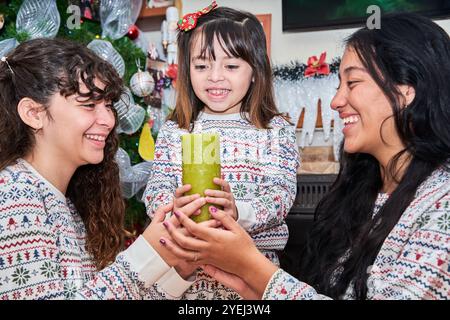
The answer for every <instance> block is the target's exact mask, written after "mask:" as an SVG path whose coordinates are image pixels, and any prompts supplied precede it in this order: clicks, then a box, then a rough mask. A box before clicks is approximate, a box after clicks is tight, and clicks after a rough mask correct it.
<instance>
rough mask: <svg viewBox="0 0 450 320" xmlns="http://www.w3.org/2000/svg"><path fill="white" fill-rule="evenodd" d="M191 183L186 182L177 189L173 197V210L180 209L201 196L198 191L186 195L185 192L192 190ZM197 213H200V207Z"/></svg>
mask: <svg viewBox="0 0 450 320" xmlns="http://www.w3.org/2000/svg"><path fill="white" fill-rule="evenodd" d="M191 188H192V187H191V185H190V184H185V185H183V186H181V187H179V188H177V189H176V190H175V196H174V199H173V204H174V208H173V211H179V210H180V209H181V208H183V207H184V206H185V205H187V204H189V203H191V202H192V201H194V200H197V199H198V198H200V195H199V194H198V193H196V194H192V195H188V196H185V195H184V194H185V193H186V192H188V191H189V190H191ZM195 214H200V209H198V210H197V211H196V212H194V215H195Z"/></svg>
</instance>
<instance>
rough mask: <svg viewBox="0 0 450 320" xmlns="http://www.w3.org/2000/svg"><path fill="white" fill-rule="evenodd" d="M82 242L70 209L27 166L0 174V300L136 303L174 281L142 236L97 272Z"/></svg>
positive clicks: (82, 230) (23, 163)
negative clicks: (101, 300)
mask: <svg viewBox="0 0 450 320" xmlns="http://www.w3.org/2000/svg"><path fill="white" fill-rule="evenodd" d="M85 241H86V229H85V226H84V223H83V221H82V219H81V217H80V215H79V214H78V212H77V210H76V209H75V207H74V205H73V204H72V203H71V202H70V200H68V199H66V198H65V196H64V195H63V194H62V193H61V192H60V191H59V190H58V189H56V188H55V187H54V186H53V185H51V184H50V183H49V182H48V181H47V180H45V178H43V177H42V176H41V175H40V174H39V173H38V172H37V171H36V170H35V169H34V168H33V167H32V166H31V165H30V164H29V163H27V162H26V161H25V160H23V159H19V160H17V163H15V164H13V165H10V166H8V167H6V168H5V169H4V170H2V171H0V299H3V300H12V299H14V300H16V299H142V298H145V297H146V296H148V295H149V294H150V293H151V291H152V290H153V285H154V283H155V282H156V281H159V282H160V286H162V287H164V288H166V282H167V283H170V281H171V280H170V279H172V278H173V277H175V278H176V276H177V275H175V272H174V269H173V268H170V267H169V266H168V265H167V264H166V263H165V262H164V261H163V260H162V259H161V257H160V256H159V255H158V254H157V252H156V251H155V250H154V249H153V248H152V247H151V246H150V245H149V244H148V242H147V241H146V240H145V239H144V238H143V237H142V236H140V237H139V238H138V239H137V240H136V241H135V242H134V243H133V244H132V245H131V246H130V247H129V248H128V249H127V250H125V251H124V252H122V253H120V254H119V255H118V256H117V258H116V260H115V262H113V263H112V264H111V265H109V266H108V267H106V268H104V269H103V270H101V271H99V272H97V271H96V268H95V265H94V263H93V260H92V257H91V256H90V255H89V254H88V252H87V251H86V249H85V244H86V242H85ZM166 291H167V292H168V293H172V292H173V290H172V289H171V287H170V286H169V287H168V289H166Z"/></svg>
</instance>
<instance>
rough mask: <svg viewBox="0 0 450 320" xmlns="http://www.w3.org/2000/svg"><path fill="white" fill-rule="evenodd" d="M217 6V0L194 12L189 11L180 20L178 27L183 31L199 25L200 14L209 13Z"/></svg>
mask: <svg viewBox="0 0 450 320" xmlns="http://www.w3.org/2000/svg"><path fill="white" fill-rule="evenodd" d="M215 7H217V3H216V1H213V2H212V3H211V4H210V5H209V6H207V7H206V8H203V9H202V10H199V11H197V12H194V13H187V14H185V15H184V16H183V18H181V19H180V20H179V21H178V29H180V30H182V31H190V30H192V29H194V28H195V26H196V25H197V20H198V18H199V17H200V16H202V15H204V14H207V13H208V12H210V11H211V10H213V9H214V8H215Z"/></svg>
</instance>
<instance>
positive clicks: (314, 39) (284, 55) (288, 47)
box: [139, 0, 450, 146]
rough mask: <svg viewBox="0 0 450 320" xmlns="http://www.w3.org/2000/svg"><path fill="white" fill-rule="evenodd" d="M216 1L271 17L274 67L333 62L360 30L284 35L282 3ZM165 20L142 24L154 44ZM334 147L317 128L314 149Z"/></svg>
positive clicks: (186, 1) (445, 23)
mask: <svg viewBox="0 0 450 320" xmlns="http://www.w3.org/2000/svg"><path fill="white" fill-rule="evenodd" d="M311 1H313V0H311ZM217 2H218V4H219V5H222V6H227V7H232V8H235V9H241V10H246V11H250V12H252V13H254V14H266V13H271V14H272V23H271V26H272V30H271V42H272V43H271V59H272V63H273V64H274V65H277V64H286V63H289V62H290V61H295V60H298V61H300V62H303V63H306V61H307V59H308V57H310V56H312V55H316V56H319V55H320V53H322V52H323V51H326V52H327V61H328V62H330V61H331V60H332V58H334V57H339V56H341V54H342V52H343V46H342V42H343V40H344V39H345V38H346V37H347V36H348V35H350V34H351V33H352V32H354V31H355V30H356V29H357V28H352V29H337V30H326V31H312V32H283V31H282V8H281V2H282V1H281V0H217ZM210 3H211V1H210V0H183V13H184V14H185V13H188V12H194V11H197V10H200V9H202V8H204V7H206V6H208V5H209V4H210ZM162 19H163V18H161V19H160V20H158V19H152V20H148V21H145V23H142V22H141V23H140V24H139V27H140V28H141V29H142V30H143V31H147V32H145V35H146V36H147V37H149V39H150V41H152V42H157V41H160V40H161V34H160V32H159V29H160V25H161V22H162ZM436 23H438V24H439V25H440V26H441V27H443V28H444V29H445V30H446V31H447V33H450V19H445V20H437V21H436ZM154 30H157V31H154ZM299 137H300V130H299V131H298V132H297V138H298V139H297V140H298V141H299V140H300V139H299ZM331 144H332V141H331V139H330V140H328V141H325V140H324V139H323V130H322V129H316V132H315V134H314V139H313V142H312V146H329V145H331Z"/></svg>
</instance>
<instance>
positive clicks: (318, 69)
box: [305, 52, 330, 78]
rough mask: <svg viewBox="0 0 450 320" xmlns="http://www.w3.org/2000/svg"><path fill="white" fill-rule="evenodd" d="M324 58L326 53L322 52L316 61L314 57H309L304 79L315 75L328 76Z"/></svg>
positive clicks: (328, 71)
mask: <svg viewBox="0 0 450 320" xmlns="http://www.w3.org/2000/svg"><path fill="white" fill-rule="evenodd" d="M326 57H327V53H326V52H322V54H321V55H320V58H319V59H317V57H316V56H312V57H309V58H308V67H307V68H306V69H305V77H306V78H307V77H311V76H314V75H316V74H324V75H327V74H330V67H329V66H328V63H326V62H325V58H326Z"/></svg>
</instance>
